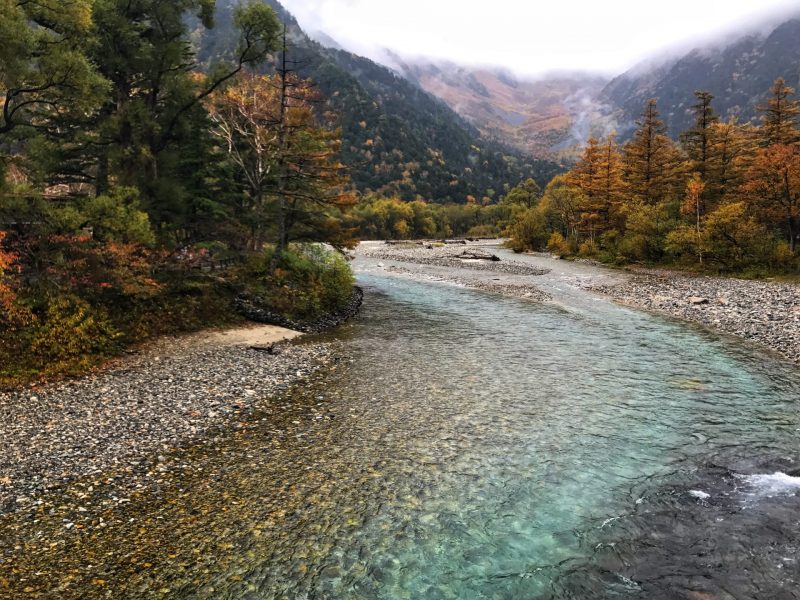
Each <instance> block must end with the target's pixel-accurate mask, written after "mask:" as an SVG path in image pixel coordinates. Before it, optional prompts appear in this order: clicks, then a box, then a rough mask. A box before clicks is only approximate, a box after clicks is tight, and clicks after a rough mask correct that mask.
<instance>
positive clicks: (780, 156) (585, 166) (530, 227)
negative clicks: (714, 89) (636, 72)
mask: <svg viewBox="0 0 800 600" xmlns="http://www.w3.org/2000/svg"><path fill="white" fill-rule="evenodd" d="M794 93H795V90H793V89H792V88H790V87H788V86H787V85H786V84H785V82H784V80H782V79H778V80H777V81H775V83H774V85H773V86H772V88H771V90H770V94H769V97H768V99H767V101H766V102H765V103H763V104H760V105H759V106H758V110H759V112H760V113H761V123H760V125H754V124H752V123H739V122H738V121H737V120H736V118H735V117H732V118H730V119H728V120H723V119H722V118H720V116H719V115H718V114H717V113H716V111H715V110H714V106H713V100H714V97H713V96H712V95H711V94H710V93H708V92H705V91H698V92H695V102H694V104H693V105H692V106H691V111H692V114H693V116H694V124H693V126H692V127H691V128H690V129H689V130H687V131H685V132H684V133H683V134H682V135H681V136H680V140H678V141H674V140H672V139H670V138H669V137H668V136H667V133H666V127H665V124H664V122H663V121H662V120H661V118H660V116H659V113H658V107H657V100H656V99H650V100H649V101H648V102H647V103H646V106H645V107H644V110H643V112H642V115H641V117H640V119H639V120H638V121H637V122H636V130H635V131H634V133H633V137H632V138H631V139H630V141H628V142H627V143H625V144H623V145H620V144H618V143H617V141H616V139H615V136H614V135H610V136H608V137H607V138H605V139H597V138H594V137H592V138H590V139H589V140H588V142H587V144H586V147H585V150H584V152H583V155H582V156H581V158H580V159H579V160H578V162H577V164H576V165H575V166H574V167H573V168H572V169H571V170H570V171H569V172H567V173H565V174H563V175H559V176H557V177H555V178H554V179H553V180H552V181H551V182H550V183H549V185H548V186H547V187H546V189H545V190H544V193H543V194H542V195H541V197H540V198H537V201H536V205H535V206H534V207H532V208H529V209H526V210H524V211H519V212H518V214H517V216H516V218H515V219H514V223H513V225H512V226H511V228H510V230H509V233H510V235H511V237H512V245H513V246H514V247H515V248H516V249H517V250H525V249H536V250H540V249H544V248H549V249H550V250H552V251H555V252H557V253H558V254H561V255H569V254H580V255H583V256H592V257H599V258H602V259H604V260H608V261H612V262H670V263H679V264H683V265H687V266H692V267H702V268H711V269H717V270H726V271H741V270H747V269H754V270H756V271H757V270H759V269H760V270H762V271H763V270H773V271H786V270H792V269H796V267H797V247H798V238H800V130H799V129H798V116H799V115H800V103H798V101H797V100H796V99H795V98H794Z"/></svg>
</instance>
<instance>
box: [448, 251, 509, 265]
mask: <svg viewBox="0 0 800 600" xmlns="http://www.w3.org/2000/svg"><path fill="white" fill-rule="evenodd" d="M456 258H460V259H462V260H490V261H492V262H500V257H499V256H497V255H495V254H487V253H485V252H471V251H469V250H464V252H462V253H461V254H459V255H458V256H457V257H456Z"/></svg>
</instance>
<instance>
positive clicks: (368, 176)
mask: <svg viewBox="0 0 800 600" xmlns="http://www.w3.org/2000/svg"><path fill="white" fill-rule="evenodd" d="M266 3H267V4H269V5H270V6H272V7H273V8H274V9H275V10H276V12H277V13H278V16H279V17H280V19H281V20H282V21H283V22H284V23H285V24H286V25H287V28H288V31H289V39H290V48H291V49H290V59H291V60H292V61H293V63H294V64H295V65H296V68H297V70H298V73H299V75H300V76H301V77H304V78H308V79H311V80H312V81H314V82H315V83H316V85H317V86H318V87H319V89H320V91H321V93H322V94H323V95H324V96H325V97H326V98H327V99H328V105H329V108H330V109H332V110H333V111H334V112H335V113H337V114H338V115H339V116H340V126H341V129H342V139H343V144H342V160H343V162H344V163H345V164H347V165H348V166H349V167H350V172H351V177H352V180H353V182H354V184H355V185H356V186H357V187H358V188H359V189H360V190H361V191H364V192H366V191H377V192H381V193H384V194H396V195H398V196H400V197H401V198H403V199H414V198H416V197H421V198H425V199H428V200H431V201H437V202H445V201H454V202H465V201H466V199H467V197H468V196H475V197H477V198H481V197H483V196H490V197H491V196H493V195H494V193H495V192H498V193H502V190H503V189H504V188H505V186H507V185H510V186H514V185H516V184H517V183H519V182H520V181H522V180H524V179H526V178H528V177H533V178H535V179H536V180H537V181H539V182H540V184H545V183H546V182H547V181H548V180H549V179H550V178H551V177H552V176H553V175H555V174H556V173H558V172H560V170H561V167H560V165H558V164H556V163H554V162H552V161H548V160H538V159H534V158H531V157H530V156H526V155H525V154H524V153H522V152H520V151H519V150H516V149H513V148H511V147H509V146H507V145H504V144H501V143H498V142H497V141H494V140H489V139H485V138H483V137H482V136H481V133H480V131H479V130H478V129H477V128H476V127H475V126H473V125H472V124H470V123H468V122H467V121H466V120H464V119H463V118H462V117H461V116H459V115H458V114H457V113H456V112H455V111H453V110H452V109H451V108H450V107H449V106H448V105H447V104H445V103H444V102H442V101H441V100H439V99H437V98H435V97H433V96H432V95H431V94H429V93H427V92H425V91H424V90H422V89H421V88H420V87H418V86H417V85H414V84H413V83H412V82H410V81H409V80H408V79H406V78H404V77H402V76H400V75H399V74H397V73H396V72H394V71H392V70H390V69H389V68H387V67H385V66H382V65H379V64H377V63H375V62H373V61H371V60H369V59H366V58H363V57H360V56H357V55H355V54H353V53H351V52H348V51H346V50H343V49H341V48H337V47H326V46H323V45H322V44H320V43H319V42H316V41H314V40H312V39H311V38H310V37H309V36H308V35H307V34H306V33H305V32H304V31H303V30H302V28H301V27H300V26H299V25H298V23H297V21H296V20H295V19H294V17H293V16H292V15H291V14H290V13H289V12H288V11H286V10H285V9H284V7H283V6H281V5H280V4H279V3H278V2H276V1H274V0H266ZM233 6H234V1H233V0H225V1H222V2H218V3H217V15H216V26H215V28H214V29H213V30H212V32H211V33H210V34H207V35H205V36H204V37H203V38H202V39H200V40H199V41H198V43H199V46H200V52H199V57H200V59H201V60H203V61H205V62H206V63H208V64H211V63H212V62H213V60H214V58H216V57H220V56H226V55H229V54H230V53H231V52H232V47H231V44H232V40H234V39H235V36H234V35H233V28H232V24H231V20H232V10H233ZM331 45H333V44H331Z"/></svg>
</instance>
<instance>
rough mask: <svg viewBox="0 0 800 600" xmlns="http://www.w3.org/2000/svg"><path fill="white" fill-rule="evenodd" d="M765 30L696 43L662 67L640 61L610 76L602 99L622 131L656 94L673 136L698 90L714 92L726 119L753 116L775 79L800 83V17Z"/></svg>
mask: <svg viewBox="0 0 800 600" xmlns="http://www.w3.org/2000/svg"><path fill="white" fill-rule="evenodd" d="M767 31H768V33H752V34H749V35H746V36H744V37H739V38H734V39H733V40H729V41H728V42H726V43H718V44H715V45H707V46H702V47H698V48H695V49H693V50H692V51H690V52H688V53H686V54H684V55H683V56H681V57H679V58H676V59H673V60H669V61H667V62H664V63H662V64H660V65H658V66H648V65H647V64H642V65H639V66H637V67H635V68H634V69H631V70H630V71H629V72H627V73H624V74H623V75H620V76H619V77H617V78H616V79H614V80H613V81H611V82H610V83H609V84H608V85H607V86H606V88H605V89H604V90H603V91H602V93H601V94H600V100H601V101H603V102H607V103H609V104H611V105H612V106H614V107H616V108H617V110H618V122H619V124H620V132H621V133H623V132H626V131H631V130H632V128H633V122H634V121H635V119H636V118H637V117H638V116H639V115H640V114H641V112H642V107H643V106H644V105H645V102H646V101H647V99H648V98H657V99H658V105H659V108H660V110H661V114H662V116H663V118H664V121H665V122H666V124H667V128H668V131H669V133H670V135H672V136H676V135H678V133H679V132H681V131H683V130H685V129H687V128H689V127H690V126H691V124H692V122H693V118H694V117H693V114H692V102H691V101H690V100H687V99H690V98H691V97H692V94H693V93H694V92H695V91H696V90H705V91H708V92H711V93H712V94H713V95H714V104H715V106H716V108H717V110H718V111H719V113H720V114H721V115H722V116H723V117H724V118H726V117H728V116H736V117H738V119H739V121H740V122H744V121H752V120H755V119H757V116H758V114H757V111H756V106H757V105H758V104H760V103H762V102H763V101H764V100H765V97H766V94H767V90H769V88H770V85H771V84H772V82H773V81H775V79H777V78H778V77H783V78H784V79H785V80H786V83H787V85H789V86H791V87H794V88H797V87H799V86H800V17H795V18H791V19H788V20H786V21H784V22H782V23H780V24H779V25H777V26H774V27H771V28H769V29H768V30H767Z"/></svg>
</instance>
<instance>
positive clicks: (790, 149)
mask: <svg viewBox="0 0 800 600" xmlns="http://www.w3.org/2000/svg"><path fill="white" fill-rule="evenodd" d="M742 191H743V193H744V194H745V197H746V198H747V199H748V200H749V201H750V202H751V203H752V204H753V206H754V207H755V208H756V211H757V213H758V214H759V216H760V218H761V220H762V221H763V222H765V223H766V224H768V225H777V226H779V227H782V228H783V229H784V231H785V233H786V237H787V241H788V243H789V246H790V248H791V250H792V252H795V251H796V250H797V238H798V236H800V148H798V146H796V145H786V144H775V145H773V146H769V147H767V148H762V149H761V150H760V151H759V153H758V155H757V156H756V159H755V160H754V161H753V164H752V165H751V167H750V169H749V170H748V171H747V175H746V181H745V183H744V185H743V186H742Z"/></svg>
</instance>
